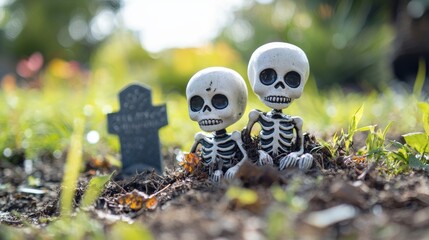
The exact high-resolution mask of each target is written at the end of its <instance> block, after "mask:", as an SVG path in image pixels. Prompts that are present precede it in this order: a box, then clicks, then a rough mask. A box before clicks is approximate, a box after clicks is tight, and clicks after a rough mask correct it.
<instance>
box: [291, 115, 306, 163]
mask: <svg viewBox="0 0 429 240" xmlns="http://www.w3.org/2000/svg"><path fill="white" fill-rule="evenodd" d="M292 119H293V123H294V128H295V131H296V140H295V143H296V145H297V146H298V151H296V152H295V153H296V154H297V155H298V156H299V155H302V154H303V153H304V134H303V132H302V125H303V121H302V118H301V117H292Z"/></svg>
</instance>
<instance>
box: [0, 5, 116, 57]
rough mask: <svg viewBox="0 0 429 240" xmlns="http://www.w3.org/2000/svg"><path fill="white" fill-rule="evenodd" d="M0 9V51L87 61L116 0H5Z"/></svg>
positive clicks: (104, 30) (109, 26)
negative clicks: (38, 53)
mask: <svg viewBox="0 0 429 240" xmlns="http://www.w3.org/2000/svg"><path fill="white" fill-rule="evenodd" d="M3 4H4V6H2V8H1V9H0V53H2V55H5V54H6V55H7V56H9V57H19V58H22V57H26V56H29V55H30V54H32V53H33V52H41V53H42V54H43V56H45V58H46V59H47V60H48V61H49V60H51V59H53V58H57V57H59V58H63V59H68V60H71V59H73V60H79V61H83V62H87V61H88V59H89V57H90V54H91V50H93V49H94V47H95V46H96V45H97V43H98V42H100V41H101V40H103V39H104V38H105V37H106V36H107V35H108V34H110V32H111V31H112V30H113V27H114V16H115V12H116V11H117V10H118V9H119V8H120V6H121V1H120V0H95V1H86V0H74V1H68V0H55V1H50V0H39V1H32V0H9V1H4V3H3Z"/></svg>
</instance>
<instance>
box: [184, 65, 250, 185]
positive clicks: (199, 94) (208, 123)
mask: <svg viewBox="0 0 429 240" xmlns="http://www.w3.org/2000/svg"><path fill="white" fill-rule="evenodd" d="M186 98H187V100H188V106H189V116H190V118H191V119H192V120H193V121H196V122H198V124H199V126H200V128H201V129H202V130H204V131H206V132H213V133H212V134H205V133H202V132H199V133H197V134H196V135H195V141H194V144H193V145H192V147H191V152H192V153H196V152H197V150H198V147H200V148H201V159H202V163H203V164H204V165H205V166H208V169H209V176H210V177H211V178H212V180H213V181H215V182H219V181H220V179H221V178H222V177H223V176H225V178H232V177H233V176H234V175H235V174H236V172H237V171H238V169H239V167H240V166H241V165H242V164H243V163H244V161H247V159H248V158H247V153H246V151H245V149H244V148H243V146H242V145H243V143H242V141H241V134H240V133H239V132H238V131H234V132H232V133H227V131H226V128H227V127H229V126H230V125H232V124H234V123H235V122H237V121H238V120H239V119H240V118H241V117H242V116H243V113H244V110H245V108H246V103H247V87H246V84H245V82H244V80H243V78H242V77H241V76H240V75H239V74H238V73H237V72H235V71H233V70H231V69H228V68H223V67H211V68H206V69H203V70H201V71H199V72H197V73H196V74H195V75H194V76H193V77H192V78H191V79H190V80H189V82H188V85H187V87H186ZM224 171H226V173H225V174H224Z"/></svg>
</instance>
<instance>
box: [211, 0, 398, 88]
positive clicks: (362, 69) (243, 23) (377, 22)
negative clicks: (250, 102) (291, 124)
mask: <svg viewBox="0 0 429 240" xmlns="http://www.w3.org/2000/svg"><path fill="white" fill-rule="evenodd" d="M384 2H385V1H381V2H378V1H375V2H374V1H370V0H362V1H357V0H341V1H340V0H318V1H314V0H306V1H291V0H271V1H262V0H259V1H249V2H247V4H246V5H245V6H244V7H243V8H242V9H241V10H239V11H238V12H236V14H235V20H234V22H233V24H231V25H229V26H227V27H226V28H225V29H224V31H223V32H222V34H221V36H220V37H219V38H220V39H221V40H224V41H226V42H228V43H229V44H231V46H233V48H234V49H236V50H237V51H238V52H240V54H241V56H242V58H243V60H244V61H245V62H246V61H248V59H249V58H250V55H251V53H252V52H253V51H254V49H256V48H257V47H258V46H260V45H262V44H264V43H267V42H271V41H285V42H290V43H292V44H295V45H297V46H299V47H301V48H302V49H303V50H304V51H305V52H306V54H307V56H308V58H309V61H310V69H311V73H312V74H313V76H314V77H315V79H316V81H317V84H318V85H319V86H320V87H327V86H330V85H332V84H341V85H342V86H347V85H352V86H357V85H358V86H359V87H361V88H363V89H372V88H374V87H380V86H381V85H383V83H384V84H385V83H386V80H388V79H390V73H389V63H388V61H387V59H388V54H389V44H390V41H391V39H392V33H391V29H390V27H389V24H388V21H387V19H388V13H389V12H388V10H389V9H388V3H384Z"/></svg>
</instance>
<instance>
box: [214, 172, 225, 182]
mask: <svg viewBox="0 0 429 240" xmlns="http://www.w3.org/2000/svg"><path fill="white" fill-rule="evenodd" d="M222 177H223V172H222V170H216V171H215V172H214V173H213V176H212V181H213V182H217V183H218V182H220V180H221V179H222Z"/></svg>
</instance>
